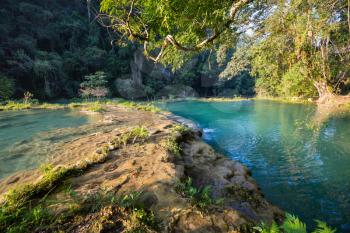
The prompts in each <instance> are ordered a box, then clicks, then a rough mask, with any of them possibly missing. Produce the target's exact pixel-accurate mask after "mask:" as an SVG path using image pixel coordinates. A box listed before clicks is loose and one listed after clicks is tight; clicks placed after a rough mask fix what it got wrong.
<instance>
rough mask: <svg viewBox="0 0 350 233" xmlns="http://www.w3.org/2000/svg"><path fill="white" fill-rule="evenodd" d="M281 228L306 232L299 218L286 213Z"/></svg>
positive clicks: (300, 232) (286, 230)
mask: <svg viewBox="0 0 350 233" xmlns="http://www.w3.org/2000/svg"><path fill="white" fill-rule="evenodd" d="M281 228H282V229H283V231H285V232H290V233H306V225H305V223H303V222H302V221H300V220H299V218H297V217H296V216H294V215H291V214H286V219H285V220H284V222H283V224H282V225H281Z"/></svg>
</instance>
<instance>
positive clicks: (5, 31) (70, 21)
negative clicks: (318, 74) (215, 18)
mask: <svg viewBox="0 0 350 233" xmlns="http://www.w3.org/2000/svg"><path fill="white" fill-rule="evenodd" d="M96 4H98V3H96ZM96 7H97V8H98V6H96ZM0 8H1V10H0V56H1V58H2V59H1V60H0V98H1V99H9V98H22V97H23V94H24V93H25V92H27V91H29V92H31V93H33V95H34V98H37V99H42V100H44V99H45V100H50V99H59V98H74V97H79V96H80V93H79V89H80V84H81V83H82V82H83V80H84V77H85V76H87V75H90V74H94V73H95V72H98V71H102V72H105V74H106V81H107V87H108V89H109V96H110V97H115V96H120V97H124V98H127V99H150V98H157V97H162V96H165V97H169V96H170V97H172V96H174V97H176V96H198V95H200V96H211V95H222V96H233V95H245V96H251V95H254V83H255V80H254V79H253V78H252V77H251V76H250V75H249V73H248V72H243V73H242V74H240V75H239V76H238V77H237V78H235V79H225V80H221V79H219V78H218V74H219V73H220V72H221V71H222V70H223V69H224V67H225V66H223V65H221V66H220V65H218V62H217V61H216V60H217V59H216V53H214V52H213V53H212V52H210V51H204V52H202V53H200V54H198V55H196V56H195V57H193V58H192V59H191V61H189V62H187V63H186V64H185V65H184V66H183V67H182V68H181V69H178V70H176V71H175V72H172V71H171V67H167V69H166V68H164V66H162V65H154V64H153V62H150V61H148V60H147V59H146V58H145V57H144V56H143V53H142V50H141V49H139V46H138V45H137V43H131V42H130V43H125V44H123V45H119V46H116V45H113V46H112V45H111V41H112V40H113V38H112V37H111V35H109V34H108V31H107V30H106V28H104V27H101V26H100V25H99V24H98V23H97V22H96V21H94V20H93V16H92V15H90V18H89V15H88V9H87V5H86V2H85V1H80V0H73V1H71V0H69V1H68V0H62V1H54V0H47V1H40V0H25V1H20V2H17V1H11V0H4V1H1V2H0Z"/></svg>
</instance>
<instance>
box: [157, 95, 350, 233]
mask: <svg viewBox="0 0 350 233" xmlns="http://www.w3.org/2000/svg"><path fill="white" fill-rule="evenodd" d="M160 107H162V108H164V109H167V110H169V111H171V112H173V113H174V114H176V115H180V116H183V117H185V118H188V119H191V120H193V121H195V122H196V123H198V125H199V126H200V127H201V128H203V129H204V132H205V134H204V139H205V140H206V141H207V142H208V143H209V144H211V145H213V146H214V147H215V148H216V149H218V150H220V151H221V152H223V153H224V154H226V155H227V156H229V157H230V158H232V159H234V160H238V161H240V162H242V163H243V164H245V165H246V166H248V167H249V168H250V170H251V171H252V172H253V177H254V178H255V180H256V181H257V182H258V184H259V186H260V187H261V188H262V190H263V192H264V194H265V196H266V198H267V199H268V200H269V201H271V202H272V203H273V204H275V205H277V206H280V207H281V208H282V209H284V210H285V211H287V212H290V213H293V214H295V215H297V216H299V217H300V218H301V219H302V220H303V221H304V222H306V223H307V225H308V226H313V225H314V221H313V220H314V219H319V220H322V221H326V222H327V223H328V224H329V225H331V226H332V227H336V228H337V229H338V232H350V115H342V116H338V117H333V118H330V119H328V120H327V122H325V123H323V125H322V127H321V129H320V130H313V129H312V127H310V125H311V124H312V120H311V119H312V117H313V116H314V113H315V111H316V108H315V107H314V106H312V105H299V104H286V103H278V102H272V101H242V102H220V103H218V102H216V103H215V102H213V103H208V102H198V101H186V102H174V103H167V104H160Z"/></svg>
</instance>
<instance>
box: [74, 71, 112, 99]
mask: <svg viewBox="0 0 350 233" xmlns="http://www.w3.org/2000/svg"><path fill="white" fill-rule="evenodd" d="M106 79H107V75H106V74H105V73H104V72H102V71H97V72H96V73H95V74H90V75H86V76H85V80H84V81H83V82H82V83H81V84H80V92H81V96H82V97H83V98H85V97H87V98H88V97H97V98H100V97H105V96H107V94H108V92H109V90H108V89H107V88H106V85H107V80H106Z"/></svg>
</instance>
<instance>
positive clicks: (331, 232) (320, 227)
mask: <svg viewBox="0 0 350 233" xmlns="http://www.w3.org/2000/svg"><path fill="white" fill-rule="evenodd" d="M315 221H316V223H317V227H316V229H315V230H314V231H313V232H312V233H335V232H336V229H332V228H330V227H329V226H327V223H325V222H322V221H320V220H315Z"/></svg>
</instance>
